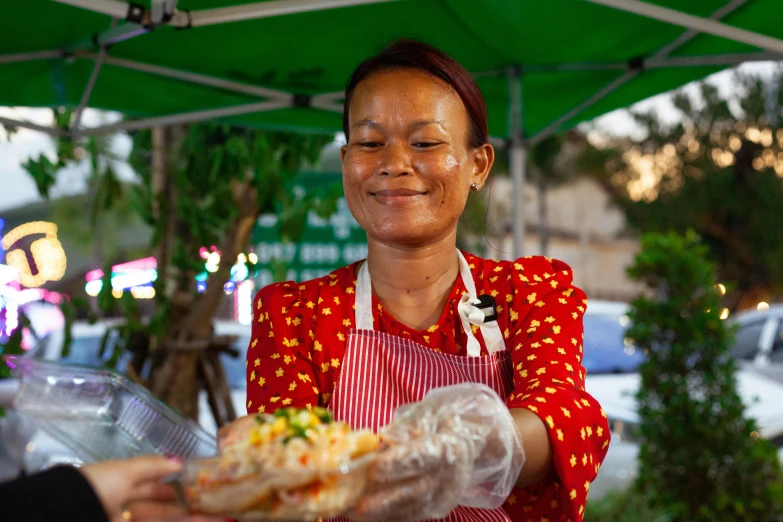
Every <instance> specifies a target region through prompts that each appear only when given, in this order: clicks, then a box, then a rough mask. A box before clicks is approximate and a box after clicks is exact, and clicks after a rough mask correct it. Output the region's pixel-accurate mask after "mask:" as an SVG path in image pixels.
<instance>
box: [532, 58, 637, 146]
mask: <svg viewBox="0 0 783 522" xmlns="http://www.w3.org/2000/svg"><path fill="white" fill-rule="evenodd" d="M636 74H637V72H636V71H628V72H626V73H625V74H623V75H622V76H620V77H618V78H616V79H615V80H614V81H613V82H612V83H610V84H609V85H607V86H606V87H604V88H603V89H601V90H600V91H598V92H597V93H595V94H593V95H592V96H590V97H589V98H588V99H586V100H585V101H583V102H582V103H580V104H579V105H577V106H576V107H574V108H573V109H571V110H570V111H568V112H567V113H565V114H563V115H562V116H560V117H559V118H557V119H556V120H555V121H553V122H552V123H550V124H549V125H547V126H546V127H544V128H543V129H541V130H540V131H538V132H537V133H536V135H535V136H533V137H532V138H531V139H530V143H531V144H532V145H537V144H539V143H541V142H542V141H544V140H545V139H547V138H548V137H549V136H552V135H553V134H554V133H556V132H557V131H558V130H559V129H560V126H561V125H563V124H564V123H565V122H567V121H568V120H570V119H571V118H574V117H575V116H577V115H579V114H581V113H582V111H584V110H586V109H587V108H589V107H592V106H593V105H595V104H596V103H597V102H599V101H601V100H603V99H604V98H606V96H607V95H609V93H611V92H613V91H615V90H617V89H619V88H620V87H621V86H623V85H625V84H626V83H628V81H629V80H631V79H632V78H634V77H635V76H636Z"/></svg>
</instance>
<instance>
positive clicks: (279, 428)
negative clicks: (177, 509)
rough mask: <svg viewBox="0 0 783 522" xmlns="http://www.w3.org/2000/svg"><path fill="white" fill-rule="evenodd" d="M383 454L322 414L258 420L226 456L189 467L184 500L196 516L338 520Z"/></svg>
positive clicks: (281, 414) (369, 439) (368, 438)
mask: <svg viewBox="0 0 783 522" xmlns="http://www.w3.org/2000/svg"><path fill="white" fill-rule="evenodd" d="M378 446H379V441H378V437H377V436H376V435H375V434H374V433H372V432H371V431H369V430H359V431H353V430H351V428H350V427H349V426H348V425H347V424H345V423H344V422H337V421H335V420H333V419H332V416H331V413H330V412H328V411H327V410H325V409H323V408H313V409H312V410H310V409H297V408H285V409H281V410H277V411H276V412H275V413H274V414H272V415H270V414H259V415H257V416H256V422H255V423H254V425H253V426H252V427H250V428H249V429H248V430H247V432H246V433H244V434H243V435H242V437H241V438H240V439H238V440H237V442H235V443H233V444H231V445H230V446H228V447H226V448H224V449H223V450H222V451H221V453H220V455H218V456H217V457H215V458H213V459H206V460H200V461H193V462H188V463H186V465H185V471H184V480H183V483H184V485H185V493H186V495H187V499H188V502H189V503H190V505H191V507H192V509H193V510H194V511H197V512H201V513H208V514H220V515H226V516H229V515H237V516H238V515H242V518H243V520H244V519H246V518H248V516H251V518H256V517H257V518H262V519H306V518H311V517H322V516H323V517H327V516H334V515H337V514H339V513H342V512H344V511H345V510H346V509H348V508H350V507H351V506H352V504H353V503H354V502H356V501H357V500H358V498H359V496H360V495H361V493H362V490H363V489H364V485H365V483H366V481H367V472H368V469H369V464H370V462H371V460H372V457H373V455H374V453H375V451H376V450H377V449H378ZM245 515H247V516H245Z"/></svg>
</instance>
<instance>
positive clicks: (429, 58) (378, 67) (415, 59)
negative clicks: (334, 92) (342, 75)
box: [343, 39, 489, 148]
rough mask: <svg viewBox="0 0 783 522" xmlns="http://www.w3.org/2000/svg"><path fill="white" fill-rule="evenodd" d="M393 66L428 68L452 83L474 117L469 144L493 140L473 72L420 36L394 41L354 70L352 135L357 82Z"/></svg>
mask: <svg viewBox="0 0 783 522" xmlns="http://www.w3.org/2000/svg"><path fill="white" fill-rule="evenodd" d="M390 69H416V70H420V71H424V72H427V73H429V74H431V75H432V76H434V77H436V78H439V79H440V80H442V81H444V82H446V83H447V84H449V85H450V86H451V87H452V89H454V91H455V92H456V93H457V94H458V95H459V97H460V99H461V100H462V103H463V104H464V105H465V110H467V111H468V117H469V118H470V133H469V134H468V144H469V145H470V146H471V147H474V148H476V147H480V146H481V145H484V144H485V143H487V142H488V141H489V132H488V130H487V106H486V104H485V103H484V97H483V96H482V94H481V90H479V87H478V85H477V84H476V81H475V80H474V79H473V76H471V74H470V73H469V72H468V71H466V70H465V68H464V67H462V65H460V63H459V62H458V61H457V60H455V59H454V58H452V57H451V56H449V55H448V54H446V53H444V52H443V51H441V50H440V49H436V48H435V47H433V46H431V45H428V44H425V43H422V42H418V41H416V40H408V39H400V40H395V41H393V42H391V43H390V44H389V45H388V46H386V48H385V49H384V50H383V51H381V52H380V53H378V54H376V55H375V56H371V57H369V58H367V59H366V60H364V61H363V62H362V63H360V64H359V66H358V67H357V68H356V69H355V70H354V71H353V74H351V78H350V80H348V85H347V86H346V87H345V104H344V106H343V132H345V137H346V139H347V138H348V106H349V105H350V104H351V97H352V96H353V91H354V90H356V86H357V85H359V84H360V83H361V82H362V81H363V80H365V79H366V78H367V77H369V76H371V75H373V74H375V73H377V72H381V71H388V70H390Z"/></svg>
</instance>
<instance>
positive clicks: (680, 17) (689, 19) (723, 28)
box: [586, 0, 783, 54]
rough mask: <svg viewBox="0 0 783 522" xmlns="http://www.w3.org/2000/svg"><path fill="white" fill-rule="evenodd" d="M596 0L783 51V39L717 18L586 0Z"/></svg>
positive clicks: (634, 2)
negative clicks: (723, 21)
mask: <svg viewBox="0 0 783 522" xmlns="http://www.w3.org/2000/svg"><path fill="white" fill-rule="evenodd" d="M586 1H587V2H591V3H593V4H599V5H604V6H607V7H613V8H615V9H619V10H620V11H626V12H629V13H634V14H637V15H641V16H644V17H647V18H652V19H654V20H659V21H661V22H666V23H670V24H674V25H679V26H682V27H687V28H688V29H693V30H694V31H698V32H700V33H707V34H711V35H713V36H719V37H721V38H727V39H729V40H734V41H737V42H742V43H746V44H748V45H752V46H754V47H758V48H760V49H765V50H767V51H771V52H773V53H779V54H783V40H779V39H777V38H772V37H771V36H767V35H763V34H759V33H754V32H753V31H746V30H745V29H740V28H738V27H733V26H731V25H726V24H723V23H720V22H716V21H715V20H710V19H706V18H701V17H699V16H693V15H689V14H687V13H683V12H681V11H675V10H674V9H667V8H665V7H660V6H657V5H653V4H649V3H647V2H640V1H639V0H586Z"/></svg>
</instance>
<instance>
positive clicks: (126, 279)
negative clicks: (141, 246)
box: [84, 257, 158, 299]
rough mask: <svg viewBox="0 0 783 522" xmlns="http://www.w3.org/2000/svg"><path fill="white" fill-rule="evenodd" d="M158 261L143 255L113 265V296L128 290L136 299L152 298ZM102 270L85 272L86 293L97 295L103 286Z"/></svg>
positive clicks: (120, 294) (119, 295) (120, 295)
mask: <svg viewBox="0 0 783 522" xmlns="http://www.w3.org/2000/svg"><path fill="white" fill-rule="evenodd" d="M157 267H158V263H157V261H156V260H155V258H154V257H145V258H144V259H137V260H136V261H130V262H128V263H122V264H119V265H114V266H113V267H112V268H111V291H112V295H113V296H114V297H117V298H120V297H122V294H123V292H125V291H130V293H131V295H133V297H135V298H136V299H152V298H153V297H155V289H154V288H153V287H152V285H153V283H154V282H155V281H156V280H157V279H158V270H157ZM103 276H104V273H103V270H100V269H99V270H91V271H90V272H87V275H86V276H85V279H86V280H87V284H86V285H84V291H85V292H87V295H90V296H93V297H95V296H97V295H98V294H99V293H100V292H101V289H102V288H103Z"/></svg>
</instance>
